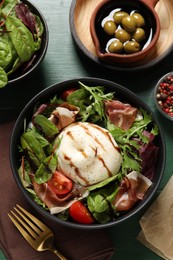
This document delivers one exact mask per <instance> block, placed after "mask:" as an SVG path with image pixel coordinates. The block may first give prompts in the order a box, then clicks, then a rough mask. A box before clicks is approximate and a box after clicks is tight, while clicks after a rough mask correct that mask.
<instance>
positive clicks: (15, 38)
mask: <svg viewBox="0 0 173 260" xmlns="http://www.w3.org/2000/svg"><path fill="white" fill-rule="evenodd" d="M0 24H1V26H0V32H1V33H0V67H2V68H3V70H2V69H1V70H0V87H1V88H2V87H4V86H5V85H6V84H7V83H8V76H9V75H11V74H13V73H14V72H16V71H17V70H18V68H19V67H21V66H22V65H23V67H22V68H21V70H20V72H19V73H23V72H25V71H26V70H27V69H28V68H29V67H30V66H31V65H32V64H33V61H34V60H35V58H36V52H37V51H38V50H39V49H40V47H41V43H42V38H41V37H42V34H43V31H44V27H43V23H42V21H41V19H40V17H39V16H37V15H35V14H32V13H31V11H30V10H29V7H28V6H27V5H26V4H24V3H23V2H22V1H20V0H5V1H1V4H0ZM26 62H27V63H26ZM5 73H6V77H5V78H4V74H5Z"/></svg>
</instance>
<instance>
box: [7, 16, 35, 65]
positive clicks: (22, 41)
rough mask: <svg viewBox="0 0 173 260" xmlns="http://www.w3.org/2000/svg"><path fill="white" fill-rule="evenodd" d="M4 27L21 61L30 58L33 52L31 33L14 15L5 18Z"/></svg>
mask: <svg viewBox="0 0 173 260" xmlns="http://www.w3.org/2000/svg"><path fill="white" fill-rule="evenodd" d="M6 28H7V30H8V31H9V32H10V33H9V35H10V38H11V40H12V43H13V45H14V47H15V49H16V51H17V53H18V55H19V57H20V59H21V60H22V61H23V62H26V61H28V60H30V59H31V57H32V55H33V54H34V52H35V47H34V39H33V36H32V33H31V32H30V31H29V30H28V29H27V27H26V26H25V25H24V24H23V23H22V22H21V21H20V20H19V19H18V18H17V17H15V16H8V17H7V18H6Z"/></svg>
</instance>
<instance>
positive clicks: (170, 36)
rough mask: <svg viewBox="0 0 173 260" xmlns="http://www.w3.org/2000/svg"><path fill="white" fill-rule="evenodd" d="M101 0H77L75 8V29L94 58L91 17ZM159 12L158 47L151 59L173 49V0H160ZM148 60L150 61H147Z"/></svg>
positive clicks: (156, 8)
mask: <svg viewBox="0 0 173 260" xmlns="http://www.w3.org/2000/svg"><path fill="white" fill-rule="evenodd" d="M100 2H101V0H76V1H75V8H74V27H75V28H74V29H75V30H76V35H77V37H78V38H79V40H80V42H81V44H82V45H83V46H84V47H85V48H86V50H88V51H89V53H90V54H91V56H93V59H95V58H97V57H96V52H95V46H94V44H93V41H92V38H91V34H90V18H91V15H92V12H93V10H94V8H95V7H96V6H97V5H98V4H99V3H100ZM155 10H156V12H157V13H158V16H159V19H160V24H161V31H160V36H159V39H158V42H157V44H156V49H155V52H154V53H153V55H152V56H151V57H150V60H149V61H152V60H154V59H162V58H163V57H164V56H166V55H168V54H169V53H170V52H171V51H172V49H173V33H172V26H173V1H171V0H160V1H159V2H158V3H157V5H156V7H155ZM147 62H148V61H147Z"/></svg>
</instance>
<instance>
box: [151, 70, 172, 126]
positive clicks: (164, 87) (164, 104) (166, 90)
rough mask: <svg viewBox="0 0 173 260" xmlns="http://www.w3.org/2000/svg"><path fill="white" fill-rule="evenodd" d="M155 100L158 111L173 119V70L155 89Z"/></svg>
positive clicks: (162, 78)
mask: <svg viewBox="0 0 173 260" xmlns="http://www.w3.org/2000/svg"><path fill="white" fill-rule="evenodd" d="M154 100H155V104H156V107H157V109H158V111H159V112H160V113H161V114H162V115H163V116H164V117H166V118H167V119H169V120H171V121H173V72H169V73H167V74H165V75H164V76H163V77H161V79H160V80H159V81H158V82H157V84H156V87H155V89H154Z"/></svg>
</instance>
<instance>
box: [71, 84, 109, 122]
mask: <svg viewBox="0 0 173 260" xmlns="http://www.w3.org/2000/svg"><path fill="white" fill-rule="evenodd" d="M79 84H80V89H79V90H76V91H74V92H73V93H72V94H71V95H69V96H68V97H67V101H68V102H69V103H70V104H72V105H75V106H78V107H79V108H80V113H79V114H80V116H81V120H82V122H85V121H88V120H89V121H91V122H93V123H96V122H98V121H102V122H104V123H105V121H106V116H105V112H104V101H105V100H111V99H112V98H113V95H114V93H107V94H105V93H104V87H102V86H98V87H88V86H86V85H84V84H83V83H81V82H79Z"/></svg>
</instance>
